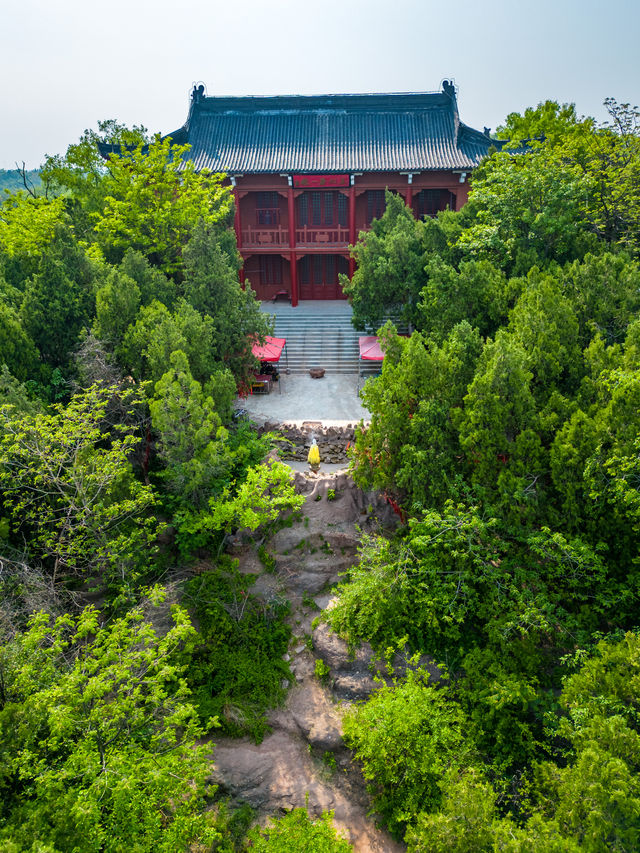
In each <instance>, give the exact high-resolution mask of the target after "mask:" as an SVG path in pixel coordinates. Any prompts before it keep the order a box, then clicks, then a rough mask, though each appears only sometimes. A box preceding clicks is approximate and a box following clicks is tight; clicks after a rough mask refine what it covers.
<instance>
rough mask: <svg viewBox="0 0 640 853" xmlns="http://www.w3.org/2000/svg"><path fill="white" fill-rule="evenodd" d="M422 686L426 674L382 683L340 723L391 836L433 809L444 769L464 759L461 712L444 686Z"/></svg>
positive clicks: (467, 748)
mask: <svg viewBox="0 0 640 853" xmlns="http://www.w3.org/2000/svg"><path fill="white" fill-rule="evenodd" d="M427 682H428V675H427V674H426V673H423V672H420V671H416V672H409V673H408V675H407V678H406V680H405V681H404V682H402V683H400V684H396V685H394V686H393V687H389V686H387V685H382V686H381V687H380V689H379V690H378V691H377V692H376V693H374V695H373V696H372V697H371V698H370V699H369V701H368V702H367V703H366V704H364V705H361V706H359V707H358V708H357V709H355V710H353V711H352V712H351V713H350V714H349V715H347V716H346V717H345V720H344V733H345V741H346V743H347V744H348V745H349V746H351V748H352V749H353V750H354V752H355V755H356V757H357V758H358V759H359V760H360V761H362V763H363V773H364V777H365V779H367V780H368V781H369V788H370V791H371V793H372V795H373V800H374V804H375V806H376V808H377V809H378V810H379V811H380V812H381V814H382V815H383V816H384V817H385V819H386V821H387V823H388V825H389V827H390V829H391V830H392V831H393V832H395V833H399V832H401V831H402V829H403V828H404V826H405V825H406V824H407V823H413V822H414V821H415V819H416V817H417V815H418V814H419V813H420V812H421V811H435V810H436V809H437V808H438V807H439V805H440V802H441V798H442V791H441V783H442V780H443V778H444V776H445V774H446V772H447V770H448V769H449V768H450V767H453V766H460V765H464V764H465V763H466V762H467V761H468V760H469V758H470V746H469V745H468V744H467V743H466V742H465V737H464V725H465V721H464V717H463V715H462V713H461V712H460V710H459V708H458V707H457V706H456V704H455V703H454V702H450V701H449V700H448V696H447V691H446V688H443V687H440V688H438V689H436V688H435V687H430V686H429V685H428V683H427Z"/></svg>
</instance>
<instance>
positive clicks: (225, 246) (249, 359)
mask: <svg viewBox="0 0 640 853" xmlns="http://www.w3.org/2000/svg"><path fill="white" fill-rule="evenodd" d="M233 240H234V242H233V245H230V244H229V240H228V235H227V237H225V236H224V234H223V235H222V238H221V235H220V232H219V229H215V228H212V227H210V226H207V223H206V222H205V221H204V220H203V221H201V222H200V223H198V225H197V226H196V228H195V229H194V232H193V236H192V237H191V240H190V241H189V244H188V245H187V246H186V248H185V251H184V265H185V269H184V295H185V298H186V299H187V301H188V302H189V303H190V304H191V305H193V307H194V308H195V309H196V310H197V311H200V312H201V313H202V314H203V315H204V316H205V317H206V318H207V320H208V322H210V323H211V327H212V338H211V340H212V353H213V356H214V358H215V360H216V361H219V362H221V363H223V364H224V365H225V367H228V368H229V370H231V372H232V373H233V375H234V377H235V379H236V382H237V383H238V384H242V383H243V382H247V380H248V379H249V377H250V375H251V373H252V372H253V370H254V369H255V366H256V360H255V358H254V357H253V355H252V354H251V347H252V345H253V342H254V341H255V340H256V339H257V340H262V339H263V337H264V335H266V334H268V333H269V332H270V331H271V324H270V321H269V318H268V316H267V315H266V314H264V313H263V312H262V311H261V310H260V303H259V302H258V301H257V300H256V298H255V294H254V292H253V291H252V290H251V289H250V288H246V289H243V288H242V287H241V286H240V283H239V281H238V275H237V271H238V253H237V249H236V248H235V238H233ZM194 375H195V372H194Z"/></svg>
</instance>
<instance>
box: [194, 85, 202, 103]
mask: <svg viewBox="0 0 640 853" xmlns="http://www.w3.org/2000/svg"><path fill="white" fill-rule="evenodd" d="M191 100H192V101H193V102H194V104H199V103H200V101H203V100H204V83H194V84H193V90H192V92H191Z"/></svg>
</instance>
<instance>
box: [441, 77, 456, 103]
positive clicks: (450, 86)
mask: <svg viewBox="0 0 640 853" xmlns="http://www.w3.org/2000/svg"><path fill="white" fill-rule="evenodd" d="M442 91H443V93H444V94H445V95H449V97H450V98H453V99H454V100H455V97H456V84H455V83H454V82H453V80H443V81H442Z"/></svg>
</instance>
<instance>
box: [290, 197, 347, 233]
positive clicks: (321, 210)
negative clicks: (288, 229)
mask: <svg viewBox="0 0 640 853" xmlns="http://www.w3.org/2000/svg"><path fill="white" fill-rule="evenodd" d="M347 219H348V207H347V199H346V198H345V196H344V195H343V194H342V193H336V192H306V193H303V194H302V195H301V196H299V197H298V225H300V226H303V225H311V226H312V227H313V228H322V227H325V226H326V227H327V228H329V227H331V226H333V225H335V224H336V222H337V223H338V225H343V226H346V225H347Z"/></svg>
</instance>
